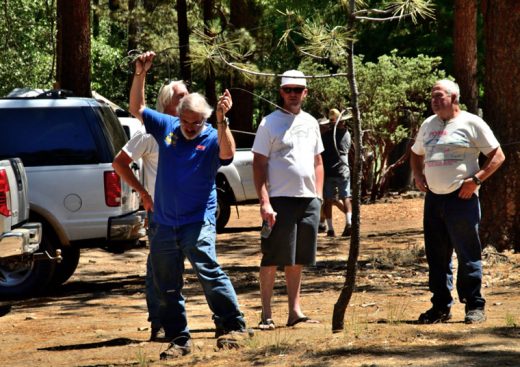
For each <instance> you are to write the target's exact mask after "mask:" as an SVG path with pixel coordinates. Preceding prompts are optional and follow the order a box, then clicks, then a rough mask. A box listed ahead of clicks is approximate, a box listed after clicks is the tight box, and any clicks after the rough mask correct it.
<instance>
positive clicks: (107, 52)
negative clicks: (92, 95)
mask: <svg viewBox="0 0 520 367" xmlns="http://www.w3.org/2000/svg"><path fill="white" fill-rule="evenodd" d="M91 53H92V64H91V65H92V84H91V89H92V90H95V91H97V92H99V93H100V94H101V95H103V96H106V97H107V98H108V99H110V100H111V101H113V102H115V103H117V104H123V105H124V102H126V101H127V100H128V93H127V87H126V83H127V80H128V75H127V74H126V73H125V71H124V69H122V67H125V66H126V65H124V64H123V65H121V59H122V57H123V53H124V51H123V50H121V49H118V48H116V47H112V46H110V45H109V44H108V43H107V42H106V39H105V38H103V37H99V38H97V39H94V38H93V39H92V44H91Z"/></svg>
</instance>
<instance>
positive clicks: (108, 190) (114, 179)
mask: <svg viewBox="0 0 520 367" xmlns="http://www.w3.org/2000/svg"><path fill="white" fill-rule="evenodd" d="M104 179H105V203H106V204H107V206H119V205H121V179H120V178H119V176H118V174H117V173H115V172H114V171H106V172H105V173H104Z"/></svg>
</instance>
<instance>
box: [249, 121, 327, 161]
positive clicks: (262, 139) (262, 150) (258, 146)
mask: <svg viewBox="0 0 520 367" xmlns="http://www.w3.org/2000/svg"><path fill="white" fill-rule="evenodd" d="M265 122H266V120H265V118H264V119H263V120H262V121H261V122H260V125H259V126H258V129H257V130H256V136H255V141H254V143H253V148H252V149H251V150H252V151H253V152H254V153H258V154H261V155H263V156H266V157H269V153H270V152H271V144H270V138H269V129H268V128H267V126H266V123H265ZM320 141H321V139H320Z"/></svg>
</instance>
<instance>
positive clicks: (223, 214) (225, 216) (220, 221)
mask: <svg viewBox="0 0 520 367" xmlns="http://www.w3.org/2000/svg"><path fill="white" fill-rule="evenodd" d="M230 215H231V205H230V204H229V201H228V200H227V195H226V192H225V191H224V190H222V189H217V212H216V213H215V216H216V218H217V233H221V232H222V230H223V229H224V227H225V226H226V224H227V223H228V221H229V217H230Z"/></svg>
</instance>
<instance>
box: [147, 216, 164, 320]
mask: <svg viewBox="0 0 520 367" xmlns="http://www.w3.org/2000/svg"><path fill="white" fill-rule="evenodd" d="M147 215H148V226H150V225H151V223H152V222H153V212H148V213H147ZM148 241H149V242H151V241H152V234H151V233H150V231H148ZM145 289H146V306H147V308H148V321H150V323H151V324H152V329H159V328H160V327H161V318H160V317H159V297H158V296H157V292H156V291H155V286H154V283H153V272H152V257H151V255H150V253H149V254H148V257H147V258H146V277H145Z"/></svg>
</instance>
